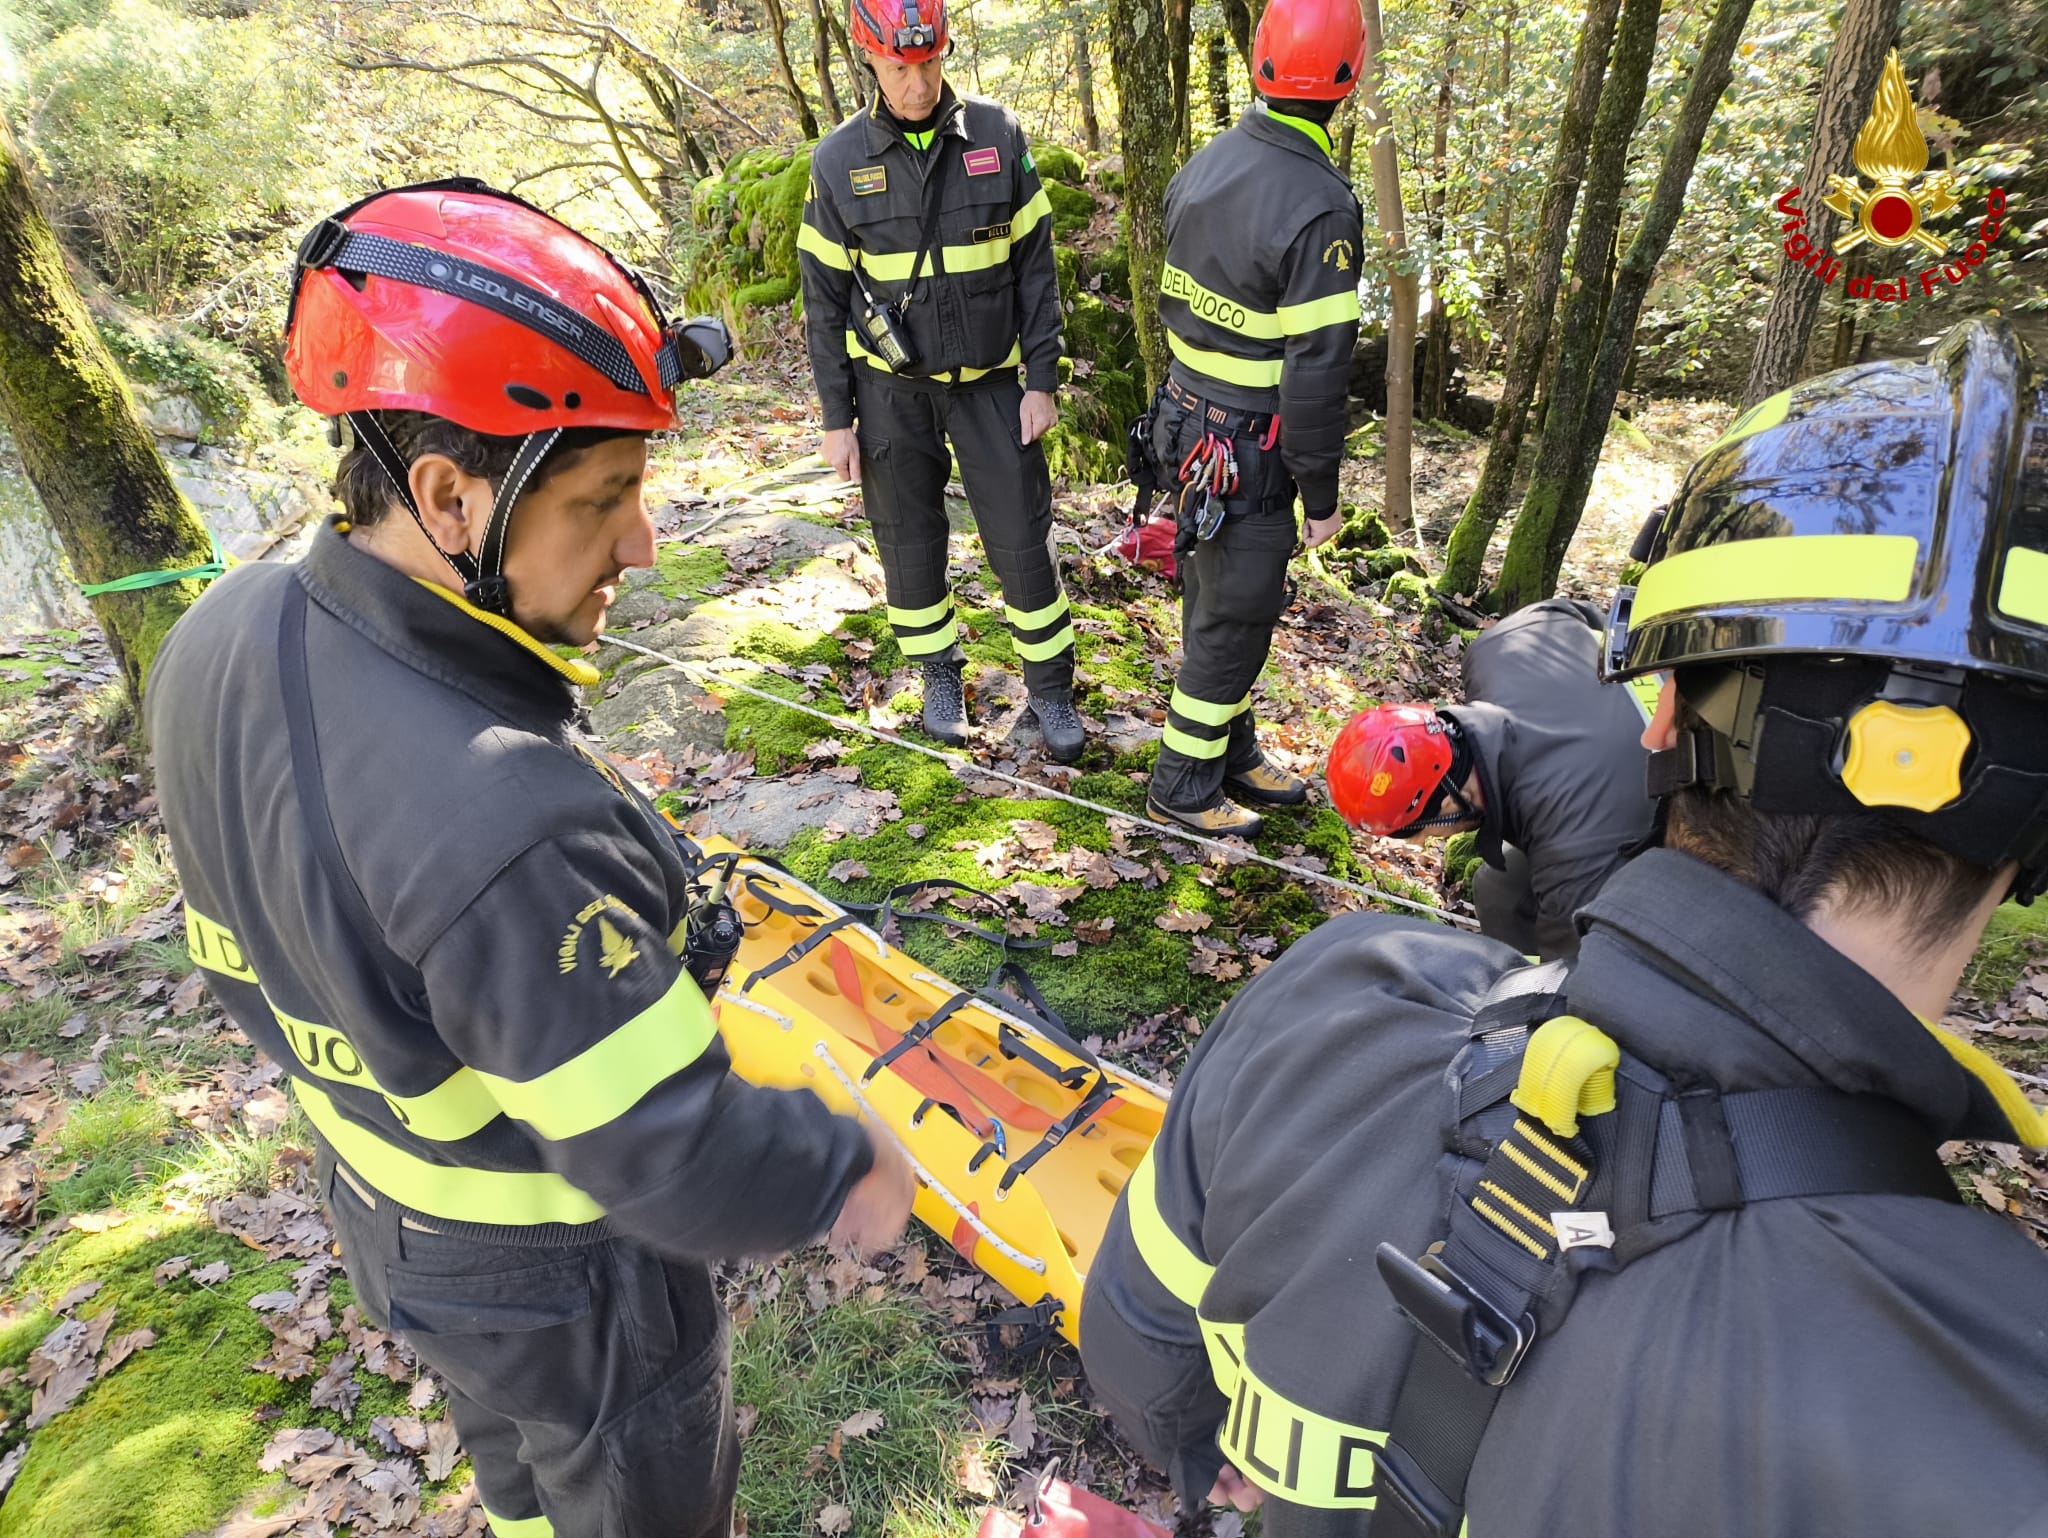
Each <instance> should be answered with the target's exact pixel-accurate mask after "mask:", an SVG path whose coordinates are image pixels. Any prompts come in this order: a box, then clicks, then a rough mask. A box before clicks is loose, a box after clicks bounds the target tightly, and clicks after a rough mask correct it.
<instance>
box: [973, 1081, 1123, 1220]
mask: <svg viewBox="0 0 2048 1538" xmlns="http://www.w3.org/2000/svg"><path fill="white" fill-rule="evenodd" d="M1115 1098H1116V1085H1115V1084H1114V1083H1113V1082H1112V1081H1111V1079H1110V1077H1109V1075H1108V1074H1106V1073H1101V1072H1098V1073H1097V1074H1096V1076H1095V1083H1094V1085H1093V1086H1092V1087H1091V1088H1090V1089H1089V1091H1088V1093H1087V1094H1086V1095H1084V1096H1082V1097H1081V1102H1080V1104H1078V1105H1076V1106H1075V1107H1074V1108H1073V1110H1071V1111H1069V1112H1067V1114H1066V1115H1064V1116H1062V1117H1061V1118H1060V1119H1059V1120H1058V1121H1056V1122H1054V1123H1053V1124H1052V1125H1051V1126H1050V1127H1047V1128H1046V1129H1045V1134H1044V1135H1043V1136H1042V1137H1040V1138H1039V1140H1038V1141H1037V1142H1036V1143H1034V1144H1032V1146H1031V1147H1030V1148H1028V1149H1026V1150H1025V1152H1024V1156H1023V1157H1022V1158H1021V1159H1018V1160H1016V1161H1015V1162H1013V1163H1012V1164H1011V1165H1010V1167H1009V1168H1008V1169H1006V1170H1004V1171H1003V1178H1002V1179H1001V1180H999V1181H997V1182H996V1194H997V1195H999V1196H1007V1195H1009V1194H1010V1187H1011V1186H1013V1185H1014V1184H1016V1182H1017V1180H1018V1179H1019V1178H1020V1177H1021V1176H1023V1175H1024V1174H1025V1173H1026V1172H1028V1171H1029V1170H1030V1168H1031V1166H1032V1165H1034V1164H1036V1163H1037V1162H1038V1161H1039V1160H1040V1159H1042V1158H1044V1157H1045V1156H1046V1155H1047V1154H1049V1153H1051V1152H1052V1151H1053V1150H1054V1149H1055V1148H1057V1147H1059V1146H1060V1144H1062V1143H1064V1142H1065V1141H1066V1140H1067V1139H1068V1138H1069V1137H1071V1136H1072V1135H1073V1134H1074V1133H1076V1132H1078V1131H1080V1130H1081V1129H1082V1128H1083V1127H1085V1126H1087V1125H1088V1123H1089V1122H1091V1121H1093V1120H1094V1119H1095V1117H1096V1116H1097V1115H1099V1114H1100V1113H1101V1112H1102V1111H1103V1110H1105V1109H1106V1108H1107V1107H1108V1105H1109V1103H1110V1101H1112V1100H1114V1099H1115Z"/></svg>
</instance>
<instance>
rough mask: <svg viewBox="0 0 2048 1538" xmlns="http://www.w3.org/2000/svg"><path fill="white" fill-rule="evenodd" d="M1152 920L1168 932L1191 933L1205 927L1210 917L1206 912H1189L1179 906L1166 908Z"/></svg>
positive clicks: (1207, 925)
mask: <svg viewBox="0 0 2048 1538" xmlns="http://www.w3.org/2000/svg"><path fill="white" fill-rule="evenodd" d="M1152 922H1153V923H1154V924H1155V925H1157V926H1158V927H1159V928H1161V929H1164V930H1166V931H1167V932H1168V933H1170V934H1177V935H1191V934H1194V933H1195V932H1196V931H1198V930H1203V929H1207V928H1208V927H1209V924H1210V919H1209V915H1208V914H1206V913H1189V912H1187V911H1186V910H1185V909H1181V908H1168V909H1167V910H1166V911H1165V912H1164V913H1162V914H1160V915H1159V916H1158V917H1157V918H1155V919H1154V920H1152Z"/></svg>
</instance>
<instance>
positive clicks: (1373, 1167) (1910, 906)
mask: <svg viewBox="0 0 2048 1538" xmlns="http://www.w3.org/2000/svg"><path fill="white" fill-rule="evenodd" d="M2042 383H2043V380H2042V379H2041V377H2040V376H2039V375H2038V374H2037V373H2036V372H2035V371H2034V370H2033V368H2032V366H2031V365H2030V363H2029V362H2028V360H2027V359H2026V357H2025V355H2024V353H2023V352H2022V351H2021V349H2020V347H2019V345H2018V343H2017V342H2016V341H2015V339H2014V336H2013V333H2012V332H2011V331H2010V330H2009V329H2007V327H2006V324H2005V323H2004V322H2002V321H2001V322H1995V323H1986V322H1972V323H1967V324H1965V325H1963V326H1960V327H1958V328H1956V330H1954V331H1952V332H1951V333H1950V334H1949V335H1948V336H1947V337H1946V338H1945V339H1944V340H1943V341H1942V343H1941V344H1940V345H1939V346H1938V347H1937V348H1936V349H1935V351H1934V353H1933V355H1932V358H1931V359H1930V361H1928V362H1925V363H1878V364H1870V365H1865V366H1862V367H1859V368H1852V369H1844V370H1838V371H1836V372H1835V373H1832V374H1827V375H1823V376H1821V377H1819V378H1816V379H1813V380H1810V381H1808V382H1806V383H1805V384H1802V385H1799V386H1797V387H1795V388H1794V389H1793V390H1791V391H1790V392H1789V393H1787V394H1785V395H1779V396H1774V397H1772V398H1771V399H1769V400H1767V401H1765V402H1763V403H1762V404H1761V405H1760V406H1758V407H1756V408H1755V409H1754V410H1752V411H1751V412H1750V413H1749V414H1748V415H1747V416H1745V417H1743V418H1742V419H1741V420H1740V421H1739V422H1738V423H1737V424H1736V426H1735V428H1734V429H1733V430H1732V431H1731V432H1730V433H1729V434H1728V436H1727V437H1725V438H1724V439H1722V440H1721V442H1720V443H1719V444H1717V445H1716V446H1715V447H1714V448H1712V449H1710V450H1709V451H1708V452H1707V454H1706V456H1705V457H1704V458H1703V459H1702V460H1701V461H1700V462H1699V463H1698V464H1697V465H1695V466H1694V467H1693V469H1692V471H1691V473H1690V475H1689V476H1688V477H1687V479H1686V482H1685V484H1684V485H1683V486H1682V487H1681V489H1680V492H1679V495H1678V499H1677V501H1676V502H1675V503H1674V504H1673V506H1672V509H1671V512H1670V515H1669V516H1668V517H1667V518H1666V520H1665V523H1664V527H1663V530H1662V532H1661V534H1660V535H1659V537H1658V540H1657V543H1656V545H1655V547H1654V549H1653V552H1652V558H1651V561H1650V564H1649V567H1648V569H1647V571H1646V572H1645V573H1644V575H1643V578H1642V583H1641V586H1640V587H1638V588H1637V589H1636V590H1635V591H1634V594H1633V607H1632V608H1631V607H1630V605H1629V603H1628V601H1627V600H1626V598H1624V600H1623V601H1622V602H1621V603H1620V604H1619V605H1618V607H1617V610H1616V614H1615V618H1614V621H1613V624H1612V626H1611V629H1610V632H1609V634H1610V641H1611V645H1612V649H1611V653H1610V660H1611V664H1612V671H1613V672H1614V674H1616V675H1617V676H1620V677H1625V678H1633V677H1638V676H1641V675H1644V674H1646V673H1650V672H1668V673H1670V674H1671V675H1672V677H1673V680H1674V682H1673V683H1672V684H1670V685H1667V687H1666V688H1665V689H1664V691H1663V694H1662V698H1661V701H1660V704H1659V707H1658V712H1657V715H1656V717H1655V719H1654V720H1653V721H1652V722H1651V724H1650V725H1649V726H1648V727H1647V728H1646V730H1645V732H1644V737H1645V746H1646V747H1648V748H1650V749H1651V750H1652V758H1651V762H1652V766H1653V767H1652V770H1651V773H1652V776H1653V784H1654V786H1655V788H1656V789H1657V791H1658V792H1659V793H1660V794H1661V795H1662V796H1663V797H1664V798H1665V805H1666V808H1667V819H1668V820H1667V826H1666V829H1665V834H1664V845H1663V847H1660V848H1653V849H1650V850H1648V851H1646V852H1645V853H1643V854H1641V855H1639V856H1638V857H1637V858H1635V859H1634V860H1632V861H1630V862H1629V863H1628V864H1627V865H1624V866H1623V867H1622V868H1621V869H1620V870H1619V871H1617V872H1616V873H1615V874H1614V876H1613V877H1612V878H1611V879H1610V880H1609V881H1608V883H1607V885H1606V887H1605V888H1604V889H1603V890H1602V891H1601V893H1600V895H1599V896H1598V897H1596V898H1595V899H1594V900H1593V901H1592V902H1591V904H1590V905H1589V906H1588V907H1587V908H1586V909H1585V910H1584V911H1583V912H1582V913H1581V914H1580V922H1581V924H1582V926H1583V927H1584V931H1585V932H1584V937H1583V940H1582V943H1581V946H1580V950H1579V955H1578V958H1577V960H1576V961H1575V962H1569V963H1567V962H1555V963H1549V964H1546V965H1542V966H1535V967H1530V966H1525V965H1523V964H1522V961H1521V958H1519V957H1518V956H1516V955H1515V954H1514V953H1513V952H1512V951H1511V950H1509V949H1508V948H1507V947H1506V946H1504V945H1501V944H1499V943H1498V942H1497V941H1493V940H1489V939H1487V938H1485V937H1483V936H1476V935H1466V934H1458V933H1455V932H1452V931H1450V930H1447V929H1442V928H1435V927H1431V926H1429V925H1426V924H1422V923H1418V922H1415V921H1411V920H1407V919H1399V918H1391V917H1385V916H1380V915H1359V916H1355V917H1349V918H1342V919H1337V920H1334V921H1332V922H1331V923H1328V924H1326V925H1324V926H1323V927H1322V928H1320V929H1318V930H1316V931H1315V932H1314V933H1313V934H1311V935H1309V936H1308V937H1306V938H1305V939H1302V940H1300V941H1298V942H1297V943H1296V944H1295V945H1294V946H1293V948H1292V949H1290V950H1289V951H1288V952H1287V953H1286V955H1285V956H1283V957H1282V958H1281V959H1280V960H1279V961H1278V962H1277V963H1276V964H1275V965H1274V966H1272V967H1271V968H1270V969H1268V970H1267V971H1266V972H1264V973H1262V974H1260V976H1259V977H1258V979H1257V980H1256V981H1254V982H1253V983H1252V984H1251V985H1250V986H1249V987H1247V988H1245V989H1244V990H1243V991H1242V992H1241V993H1239V994H1238V995H1237V997H1236V998H1234V999H1233V1000H1232V1001H1231V1003H1230V1005H1229V1007H1228V1008H1227V1009H1225V1010H1224V1012H1223V1013H1222V1015H1221V1016H1220V1017H1219V1018H1218V1020H1217V1021H1216V1022H1215V1024H1213V1025H1212V1026H1211V1027H1210V1029H1208V1030H1207V1031H1205V1032H1203V1033H1202V1037H1201V1040H1200V1042H1199V1044H1198V1045H1197V1046H1196V1048H1195V1051H1194V1054H1193V1056H1192V1058H1191V1060H1190V1062H1189V1064H1188V1066H1187V1068H1186V1069H1185V1070H1184V1072H1183V1073H1182V1076H1181V1078H1180V1081H1179V1083H1178V1085H1177V1086H1176V1087H1175V1090H1174V1096H1173V1102H1172V1105H1171V1107H1170V1109H1169V1111H1168V1113H1167V1117H1166V1122H1165V1125H1164V1127H1163V1128H1162V1130H1161V1132H1160V1136H1159V1138H1158V1141H1157V1142H1156V1143H1155V1144H1154V1145H1153V1148H1152V1150H1151V1152H1150V1153H1149V1154H1148V1156H1147V1157H1146V1159H1145V1160H1144V1162H1143V1163H1141V1164H1140V1165H1139V1166H1138V1168H1137V1169H1136V1171H1135V1172H1134V1173H1133V1175H1132V1178H1131V1180H1130V1182H1129V1184H1128V1185H1127V1186H1126V1187H1125V1189H1124V1191H1123V1193H1122V1194H1121V1196H1120V1197H1119V1198H1118V1201H1117V1204H1116V1207H1115V1210H1114V1212H1113V1214H1112V1217H1111V1220H1110V1225H1109V1231H1108V1234H1107V1236H1106V1237H1105V1239H1104V1241H1103V1245H1102V1248H1101V1251H1100V1253H1099V1254H1098V1256H1097V1258H1096V1262H1095V1265H1094V1267H1093V1268H1092V1269H1091V1271H1090V1273H1089V1277H1088V1285H1087V1293H1086V1302H1085V1304H1084V1306H1083V1309H1082V1313H1081V1332H1082V1339H1081V1349H1082V1355H1083V1357H1084V1359H1085V1362H1086V1366H1087V1369H1088V1379H1089V1382H1090V1383H1091V1384H1092V1385H1093V1386H1094V1387H1095V1390H1096V1392H1097V1393H1098V1394H1099V1395H1100V1396H1101V1398H1102V1399H1103V1400H1105V1401H1106V1402H1107V1403H1108V1405H1109V1406H1110V1408H1111V1409H1112V1411H1113V1412H1114V1413H1115V1415H1116V1418H1117V1421H1118V1423H1119V1425H1120V1426H1121V1427H1122V1428H1123V1429H1124V1431H1125V1432H1127V1433H1128V1434H1129V1435H1130V1436H1131V1438H1132V1439H1133V1440H1134V1441H1135V1442H1136V1443H1137V1445H1138V1446H1139V1447H1140V1448H1141V1449H1143V1450H1144V1451H1145V1453H1146V1454H1147V1455H1148V1456H1149V1457H1150V1458H1152V1459H1153V1460H1154V1461H1156V1462H1157V1463H1158V1464H1159V1465H1160V1466H1161V1467H1162V1468H1163V1469H1165V1470H1167V1471H1168V1472H1169V1473H1170V1475H1171V1476H1172V1478H1173V1482H1174V1484H1175V1487H1176V1488H1177V1489H1178V1491H1179V1492H1180V1495H1181V1498H1182V1500H1183V1501H1184V1502H1188V1503H1193V1502H1197V1501H1200V1500H1202V1499H1203V1498H1204V1496H1209V1497H1211V1498H1213V1499H1217V1500H1230V1501H1232V1502H1233V1503H1235V1504H1237V1505H1239V1506H1241V1507H1247V1508H1248V1507H1250V1506H1252V1505H1255V1504H1259V1503H1261V1502H1263V1505H1264V1510H1265V1513H1266V1516H1265V1531H1266V1532H1267V1533H1268V1534H1270V1535H1272V1538H1303V1535H1314V1538H1336V1535H1347V1538H1356V1535H1360V1534H1369V1535H1370V1538H1424V1535H1427V1538H1457V1535H1459V1534H1461V1533H1468V1532H1469V1533H1470V1534H1471V1535H1472V1538H1496V1535H1509V1534H1515V1535H1521V1534H1543V1535H1551V1534H1570V1535H1572V1538H1677V1535H1684V1538H1757V1535H1762V1534H1768V1535H1773V1538H1778V1535H1786V1538H1789V1535H1793V1534H1800V1535H1806V1534H1818V1533H1838V1534H1851V1533H1853V1534H1856V1535H1858V1538H1926V1535H1928V1534H1933V1533H1985V1534H1990V1533H1996V1534H2000V1535H2002V1538H2020V1535H2022V1534H2026V1535H2032V1534H2037V1533H2040V1532H2042V1531H2044V1527H2043V1525H2042V1524H2044V1523H2048V1332H2044V1331H2043V1330H2042V1328H2041V1299H2042V1298H2043V1297H2044V1296H2048V1255H2044V1254H2043V1253H2042V1252H2041V1251H2040V1250H2039V1249H2038V1248H2037V1247H2036V1246H2035V1244H2034V1243H2032V1242H2030V1240H2029V1239H2028V1238H2027V1236H2025V1235H2024V1234H2023V1233H2022V1232H2021V1231H2020V1230H2019V1229H2017V1228H2016V1227H2015V1226H2013V1225H2012V1224H2010V1223H2009V1222H2007V1221H2005V1220H2003V1219H2001V1218H1998V1217H1995V1216H1993V1215H1992V1214H1991V1213H1989V1212H1986V1211H1983V1210H1981V1209H1977V1208H1972V1207H1966V1206H1964V1205H1963V1204H1962V1203H1961V1202H1960V1201H1959V1199H1958V1197H1957V1193H1956V1188H1955V1182H1954V1181H1953V1180H1952V1179H1951V1177H1950V1176H1949V1174H1948V1172H1947V1171H1946V1170H1945V1169H1944V1168H1943V1165H1942V1161H1941V1158H1940V1156H1939V1154H1938V1152H1937V1149H1938V1147H1939V1145H1940V1144H1941V1143H1943V1142H1944V1141H1946V1140H1948V1139H1951V1138H1987V1139H1992V1140H1996V1141H2000V1142H2017V1143H2024V1144H2030V1145H2032V1146H2035V1147H2040V1146H2042V1145H2044V1144H2048V1115H2044V1113H2043V1111H2042V1110H2041V1108H2040V1107H2038V1106H2035V1105H2033V1104H2030V1103H2029V1101H2028V1099H2027V1097H2026V1095H2025V1094H2023V1093H2022V1091H2021V1089H2020V1086H2019V1085H2018V1084H2017V1083H2016V1082H2014V1080H2013V1079H2012V1078H2010V1077H2009V1076H2008V1075H2006V1074H2005V1073H2004V1072H2003V1071H2002V1070H2001V1069H2000V1068H1999V1067H1998V1066H1997V1065H1996V1064H1995V1063H1993V1062H1992V1061H1991V1060H1990V1059H1989V1058H1988V1057H1986V1056H1985V1054H1984V1053H1983V1052H1982V1051H1981V1050H1979V1049H1978V1048H1977V1047H1975V1046H1973V1045H1971V1044H1970V1043H1969V1042H1967V1041H1964V1040H1961V1039H1959V1038H1957V1037H1955V1036H1951V1035H1949V1034H1947V1033H1946V1032H1944V1031H1942V1030H1940V1029H1938V1028H1937V1027H1935V1026H1934V1025H1932V1024H1931V1023H1930V1022H1932V1021H1935V1020H1938V1019H1939V1018H1940V1017H1941V1015H1942V1013H1943V1011H1944V1009H1945V1008H1946V1007H1947V1005H1948V1003H1949V998H1950V994H1951V992H1952V990H1953V989H1954V988H1955V986H1956V983H1957V980H1958V979H1959V978H1960V976H1961V975H1962V972H1963V969H1964V967H1965V966H1966V964H1967V963H1968V962H1969V960H1970V957H1971V955H1972V953H1973V951H1974V950H1975V948H1976V945H1977V941H1978V937H1979V936H1980V935H1981V934H1982V932H1983V930H1984V927H1985V925H1986V923H1987V922H1988V921H1989V919H1990V917H1991V915H1992V913H1993V911H1994V909H1995V908H1996V907H1997V905H1998V904H1999V903H2000V902H2001V901H2004V900H2006V899H2008V898H2013V899H2019V900H2026V899H2029V898H2031V897H2033V896H2034V895H2035V894H2037V893H2039V892H2040V891H2041V890H2042V888H2043V886H2044V884H2048V485H2044V484H2043V482H2042V480H2041V476H2042V466H2043V463H2044V459H2043V455H2044V450H2048V411H2044V407H2043V398H2042V396H2041V394H2040V393H2039V392H2040V390H2041V386H2042ZM1845 446H1852V447H1845ZM1845 453H1848V454H1849V455H1850V457H1851V459H1852V460H1853V462H1854V463H1856V464H1859V465H1860V464H1882V465H1884V466H1886V467H1887V470H1886V474H1885V475H1884V477H1883V478H1881V479H1862V480H1858V479H1856V478H1854V477H1847V478H1845V477H1844V475H1843V472H1842V469H1841V466H1842V465H1843V463H1844V462H1845V461H1844V454H1845ZM1848 531H1854V532H1848Z"/></svg>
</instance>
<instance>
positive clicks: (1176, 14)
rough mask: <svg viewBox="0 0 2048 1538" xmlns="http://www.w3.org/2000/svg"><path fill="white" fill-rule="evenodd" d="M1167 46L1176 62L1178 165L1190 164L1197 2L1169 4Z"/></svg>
mask: <svg viewBox="0 0 2048 1538" xmlns="http://www.w3.org/2000/svg"><path fill="white" fill-rule="evenodd" d="M1166 26H1167V43H1166V46H1167V48H1168V49H1169V50H1170V52H1171V56H1172V59H1173V145H1174V156H1175V159H1176V160H1177V161H1182V162H1184V161H1186V159H1187V158H1188V152H1189V149H1190V147H1191V144H1192V140H1193V134H1194V123H1193V114H1192V113H1191V112H1190V111H1189V108H1188V75H1189V73H1190V69H1191V66H1192V65H1193V62H1194V60H1193V57H1192V55H1193V50H1194V41H1195V33H1194V0H1166Z"/></svg>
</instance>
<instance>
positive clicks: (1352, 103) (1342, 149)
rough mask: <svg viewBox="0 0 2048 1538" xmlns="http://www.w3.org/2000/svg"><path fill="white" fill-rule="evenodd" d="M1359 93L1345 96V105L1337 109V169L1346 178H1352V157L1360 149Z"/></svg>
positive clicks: (1347, 179) (1354, 92)
mask: <svg viewBox="0 0 2048 1538" xmlns="http://www.w3.org/2000/svg"><path fill="white" fill-rule="evenodd" d="M1357 95H1358V93H1357V92H1356V91H1353V92H1352V93H1351V95H1350V96H1347V97H1345V98H1344V105H1343V106H1341V107H1339V108H1338V109H1337V118H1336V120H1335V121H1337V123H1338V134H1337V169H1338V170H1339V171H1342V172H1343V173H1344V180H1346V181H1347V182H1348V181H1350V180H1351V164H1352V159H1353V157H1354V156H1355V155H1356V153H1357V150H1358V103H1357V101H1356V100H1355V98H1356V97H1357Z"/></svg>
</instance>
